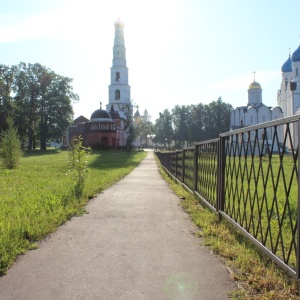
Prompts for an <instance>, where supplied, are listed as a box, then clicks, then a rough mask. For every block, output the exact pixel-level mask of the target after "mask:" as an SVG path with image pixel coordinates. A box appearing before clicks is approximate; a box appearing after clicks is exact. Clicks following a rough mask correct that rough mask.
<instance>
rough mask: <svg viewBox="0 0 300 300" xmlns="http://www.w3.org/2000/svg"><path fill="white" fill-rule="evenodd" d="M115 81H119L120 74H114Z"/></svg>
mask: <svg viewBox="0 0 300 300" xmlns="http://www.w3.org/2000/svg"><path fill="white" fill-rule="evenodd" d="M116 81H120V72H117V73H116Z"/></svg>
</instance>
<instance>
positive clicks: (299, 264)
mask: <svg viewBox="0 0 300 300" xmlns="http://www.w3.org/2000/svg"><path fill="white" fill-rule="evenodd" d="M292 126H297V127H298V128H297V131H298V141H297V147H298V157H297V159H298V174H297V175H298V214H297V254H296V255H297V257H296V259H297V261H296V263H297V269H296V274H297V278H298V279H300V176H299V170H300V169H299V168H300V120H298V122H297V123H295V125H292ZM295 144H296V143H295ZM294 148H296V147H294Z"/></svg>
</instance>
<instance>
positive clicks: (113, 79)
mask: <svg viewBox="0 0 300 300" xmlns="http://www.w3.org/2000/svg"><path fill="white" fill-rule="evenodd" d="M114 26H115V37H114V46H113V61H112V67H111V72H110V74H111V76H110V85H109V90H108V91H109V101H108V104H107V105H106V110H105V109H103V108H102V103H101V102H100V108H99V109H97V110H95V111H94V112H93V113H92V114H91V117H90V119H88V118H86V117H84V116H80V117H78V118H77V119H75V120H74V122H73V125H71V126H69V128H68V131H67V137H66V139H67V144H68V145H69V144H70V143H71V141H72V140H73V139H74V138H75V137H78V136H79V135H80V136H81V137H82V139H83V145H84V146H86V147H91V148H117V147H125V146H126V144H127V138H128V130H126V121H127V119H128V116H129V117H131V112H132V105H131V101H130V86H129V85H128V68H127V66H126V48H125V41H124V23H123V22H122V21H121V20H120V19H118V20H117V21H115V23H114Z"/></svg>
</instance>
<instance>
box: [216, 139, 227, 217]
mask: <svg viewBox="0 0 300 300" xmlns="http://www.w3.org/2000/svg"><path fill="white" fill-rule="evenodd" d="M225 140H226V138H225V137H222V136H220V138H219V142H218V144H219V145H218V182H217V194H218V198H217V211H218V212H219V211H224V204H225V188H224V183H225V164H226V155H225ZM221 219H222V215H221V214H220V213H219V220H220V221H221Z"/></svg>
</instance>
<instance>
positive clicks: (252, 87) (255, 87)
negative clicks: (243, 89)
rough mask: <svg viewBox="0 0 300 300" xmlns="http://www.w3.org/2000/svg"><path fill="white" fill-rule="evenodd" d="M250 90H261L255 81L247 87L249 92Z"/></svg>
mask: <svg viewBox="0 0 300 300" xmlns="http://www.w3.org/2000/svg"><path fill="white" fill-rule="evenodd" d="M251 89H261V86H260V84H259V83H258V82H256V81H255V80H254V81H253V82H252V83H251V84H250V85H249V90H251Z"/></svg>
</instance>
